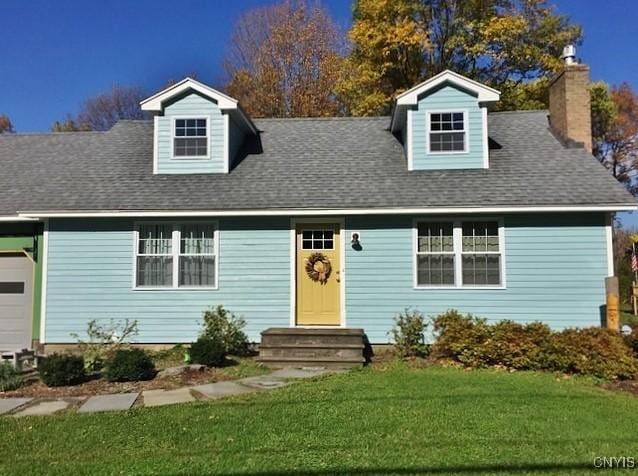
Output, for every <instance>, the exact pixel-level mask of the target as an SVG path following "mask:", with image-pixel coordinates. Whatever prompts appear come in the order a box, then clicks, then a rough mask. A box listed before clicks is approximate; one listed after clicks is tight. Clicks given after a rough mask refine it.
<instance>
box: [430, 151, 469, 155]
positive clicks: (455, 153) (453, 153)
mask: <svg viewBox="0 0 638 476" xmlns="http://www.w3.org/2000/svg"><path fill="white" fill-rule="evenodd" d="M469 153H470V151H469V150H445V151H441V152H436V151H431V150H428V151H427V155H464V154H469Z"/></svg>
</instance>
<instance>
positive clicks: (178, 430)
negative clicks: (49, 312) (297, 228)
mask: <svg viewBox="0 0 638 476" xmlns="http://www.w3.org/2000/svg"><path fill="white" fill-rule="evenodd" d="M637 422H638V398H636V397H633V396H630V395H626V394H620V393H611V392H608V391H605V390H602V389H600V388H598V387H596V386H595V385H594V384H593V383H591V382H590V381H587V380H584V379H582V378H581V379H574V378H562V377H561V378H557V377H555V376H553V375H549V374H535V373H513V374H510V373H505V372H497V371H491V370H490V371H487V370H486V371H463V370H456V369H444V368H428V369H420V370H415V369H410V368H408V366H407V365H405V364H389V365H388V366H387V367H377V368H372V369H364V370H362V371H353V372H351V373H348V374H343V375H337V376H330V377H326V378H323V379H321V380H318V381H309V382H303V383H298V384H296V385H293V386H291V387H288V388H284V389H282V390H275V391H271V392H264V393H259V394H255V395H250V396H242V397H237V398H233V399H229V400H222V401H216V402H199V403H194V404H187V405H180V406H174V407H163V408H143V409H137V410H132V411H130V412H128V413H121V414H101V415H64V416H58V417H45V418H42V417H40V418H38V417H30V418H20V419H13V418H2V419H0V434H2V438H1V439H0V455H1V458H0V474H21V475H26V474H63V475H68V474H255V475H257V474H261V475H276V474H285V475H291V476H292V475H296V474H311V475H322V474H334V473H344V474H366V475H368V474H416V473H421V474H428V473H429V474H512V473H514V474H538V473H540V472H544V473H546V474H584V473H587V472H591V473H600V472H601V470H596V469H594V467H593V462H594V458H595V457H597V456H632V457H638V432H637V431H636V423H637Z"/></svg>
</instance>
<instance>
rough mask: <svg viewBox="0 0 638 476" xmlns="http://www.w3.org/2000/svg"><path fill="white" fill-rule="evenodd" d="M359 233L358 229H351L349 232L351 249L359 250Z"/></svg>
mask: <svg viewBox="0 0 638 476" xmlns="http://www.w3.org/2000/svg"><path fill="white" fill-rule="evenodd" d="M360 239H361V233H359V232H358V231H353V232H352V233H351V234H350V244H351V245H352V249H353V250H357V251H360V250H361V241H360Z"/></svg>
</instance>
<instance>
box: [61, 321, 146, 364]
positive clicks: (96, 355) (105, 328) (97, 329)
mask: <svg viewBox="0 0 638 476" xmlns="http://www.w3.org/2000/svg"><path fill="white" fill-rule="evenodd" d="M86 335H87V336H88V338H89V339H88V340H86V341H85V340H83V339H81V338H80V336H79V335H78V334H76V333H71V337H73V338H75V339H76V340H77V341H78V346H79V347H80V351H81V352H82V355H83V356H84V367H85V368H86V370H87V372H92V371H95V370H101V369H102V367H103V366H104V362H106V361H107V360H108V359H110V358H111V357H113V355H114V354H115V352H116V351H117V350H119V349H122V348H124V347H125V346H126V345H127V340H128V339H129V338H130V337H132V336H135V335H137V321H129V320H128V319H126V321H124V322H121V321H115V320H113V319H111V320H110V322H109V323H108V324H107V323H101V322H98V321H97V320H96V319H93V320H91V321H89V322H88V325H87V329H86Z"/></svg>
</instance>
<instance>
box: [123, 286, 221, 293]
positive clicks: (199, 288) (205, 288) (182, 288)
mask: <svg viewBox="0 0 638 476" xmlns="http://www.w3.org/2000/svg"><path fill="white" fill-rule="evenodd" d="M218 290H219V286H214V287H211V286H190V287H185V286H180V287H179V288H174V287H151V286H149V287H133V288H131V291H142V292H143V291H155V292H157V291H164V292H167V291H168V292H182V291H189V292H190V291H218Z"/></svg>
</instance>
